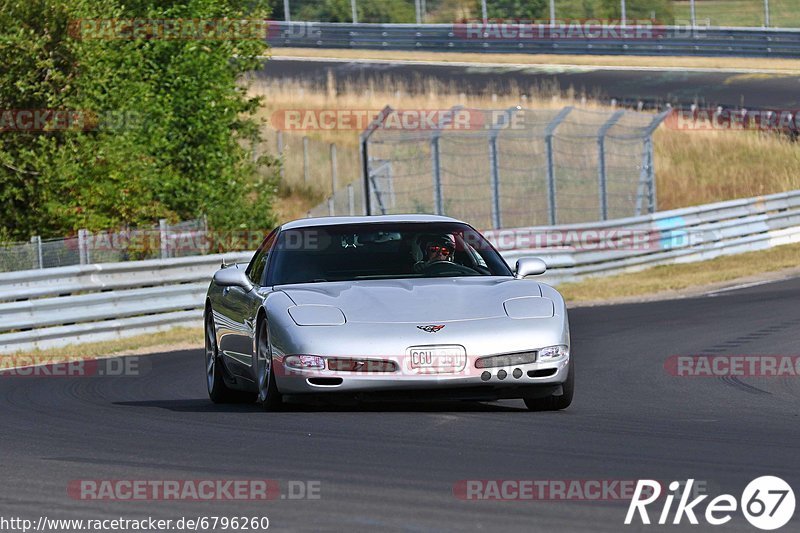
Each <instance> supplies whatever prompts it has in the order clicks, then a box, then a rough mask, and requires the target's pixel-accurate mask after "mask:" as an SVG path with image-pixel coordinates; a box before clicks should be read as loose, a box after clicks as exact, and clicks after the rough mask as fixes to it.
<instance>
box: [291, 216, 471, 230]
mask: <svg viewBox="0 0 800 533" xmlns="http://www.w3.org/2000/svg"><path fill="white" fill-rule="evenodd" d="M387 222H395V223H396V222H459V223H462V224H463V223H464V222H462V221H461V220H457V219H455V218H450V217H444V216H440V215H372V216H360V217H317V218H302V219H299V220H293V221H291V222H287V223H286V224H284V225H282V226H281V229H282V230H287V229H297V228H308V227H314V226H336V225H341V224H381V223H387Z"/></svg>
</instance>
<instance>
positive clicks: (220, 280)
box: [214, 267, 253, 292]
mask: <svg viewBox="0 0 800 533" xmlns="http://www.w3.org/2000/svg"><path fill="white" fill-rule="evenodd" d="M214 283H216V284H217V285H219V286H220V287H241V288H243V289H244V290H246V291H248V292H250V290H251V289H252V288H253V284H252V283H251V282H250V279H249V278H248V277H247V274H245V273H244V271H242V270H239V269H238V268H236V267H228V268H223V269H222V270H217V271H216V272H215V273H214Z"/></svg>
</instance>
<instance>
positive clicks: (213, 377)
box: [204, 309, 240, 403]
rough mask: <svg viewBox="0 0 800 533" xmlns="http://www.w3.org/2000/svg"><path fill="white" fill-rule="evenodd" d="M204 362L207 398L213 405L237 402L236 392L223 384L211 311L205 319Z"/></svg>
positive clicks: (237, 394) (238, 397)
mask: <svg viewBox="0 0 800 533" xmlns="http://www.w3.org/2000/svg"><path fill="white" fill-rule="evenodd" d="M204 329H205V347H206V350H205V354H206V357H205V362H206V386H207V389H208V397H209V398H211V401H212V402H214V403H230V402H235V401H239V399H240V396H239V393H238V391H234V390H231V389H230V388H228V386H227V385H226V384H225V379H224V377H223V376H224V372H225V369H224V368H222V362H221V361H220V360H219V350H218V349H217V336H216V334H215V333H214V317H213V315H212V313H211V309H209V310H208V311H207V312H206V319H205V328H204Z"/></svg>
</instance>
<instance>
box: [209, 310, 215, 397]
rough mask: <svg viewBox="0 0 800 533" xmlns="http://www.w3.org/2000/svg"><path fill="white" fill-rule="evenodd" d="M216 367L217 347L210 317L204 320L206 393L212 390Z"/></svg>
mask: <svg viewBox="0 0 800 533" xmlns="http://www.w3.org/2000/svg"><path fill="white" fill-rule="evenodd" d="M216 366H217V346H216V341H215V336H214V323H213V322H212V319H211V317H209V318H207V319H206V384H207V385H208V391H209V392H211V391H212V390H213V389H214V371H215V370H216Z"/></svg>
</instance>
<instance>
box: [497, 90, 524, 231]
mask: <svg viewBox="0 0 800 533" xmlns="http://www.w3.org/2000/svg"><path fill="white" fill-rule="evenodd" d="M520 109H522V108H521V107H520V106H515V107H510V108H508V109H506V110H505V111H504V112H503V114H502V115H500V116H501V117H502V119H499V120H496V121H495V123H494V124H492V130H491V132H490V133H489V173H490V177H491V186H492V227H493V228H494V229H500V228H502V227H503V217H502V212H501V210H500V163H499V161H498V159H499V158H498V153H497V136H498V135H499V134H500V129H501V128H503V127H508V126H509V125H510V124H511V120H512V118H513V117H514V113H516V112H517V111H519V110H520Z"/></svg>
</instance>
